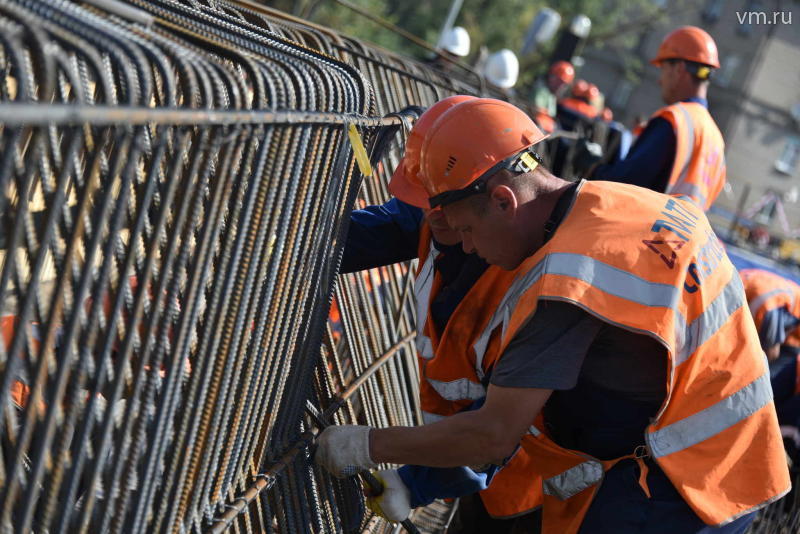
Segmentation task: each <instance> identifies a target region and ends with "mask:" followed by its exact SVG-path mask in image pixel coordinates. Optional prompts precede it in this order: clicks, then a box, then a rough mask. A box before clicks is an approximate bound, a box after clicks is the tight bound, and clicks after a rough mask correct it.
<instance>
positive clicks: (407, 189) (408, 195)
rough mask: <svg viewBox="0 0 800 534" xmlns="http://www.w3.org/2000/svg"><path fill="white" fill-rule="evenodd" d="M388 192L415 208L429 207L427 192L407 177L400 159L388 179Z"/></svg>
mask: <svg viewBox="0 0 800 534" xmlns="http://www.w3.org/2000/svg"><path fill="white" fill-rule="evenodd" d="M389 193H391V194H392V196H394V197H395V198H397V199H398V200H402V201H403V202H405V203H406V204H411V205H412V206H416V207H417V208H423V209H430V204H428V192H427V191H425V188H424V187H422V185H417V184H415V183H413V182H411V181H410V180H409V179H408V177H407V176H406V172H405V170H404V166H403V162H402V161H401V162H400V164H399V165H398V166H397V168H396V169H395V171H394V173H393V174H392V178H391V180H389Z"/></svg>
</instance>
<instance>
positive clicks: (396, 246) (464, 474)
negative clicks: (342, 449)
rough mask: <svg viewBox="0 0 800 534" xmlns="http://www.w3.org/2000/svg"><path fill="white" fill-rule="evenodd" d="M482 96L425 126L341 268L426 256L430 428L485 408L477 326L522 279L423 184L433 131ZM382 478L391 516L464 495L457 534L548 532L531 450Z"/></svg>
mask: <svg viewBox="0 0 800 534" xmlns="http://www.w3.org/2000/svg"><path fill="white" fill-rule="evenodd" d="M474 99H475V97H471V96H465V95H459V96H453V97H449V98H446V99H444V100H442V101H440V102H437V103H436V104H434V105H433V106H431V107H430V108H429V109H428V110H427V111H426V112H425V113H424V114H422V116H421V117H420V118H419V119H418V120H417V122H416V124H415V125H414V127H413V129H412V130H411V132H410V133H409V136H408V139H407V141H406V147H405V152H404V154H403V158H402V160H401V162H400V164H399V165H398V166H397V168H396V169H395V172H394V174H393V175H392V178H391V181H390V182H389V191H390V192H391V193H392V194H393V195H394V197H395V198H393V199H392V200H390V201H389V202H387V203H385V204H383V205H380V206H368V207H366V208H364V209H361V210H356V211H354V212H353V213H352V215H351V219H350V231H349V232H348V236H347V241H346V244H345V250H344V254H343V258H342V267H341V269H340V270H341V271H342V272H353V271H357V270H362V269H366V268H371V267H378V266H381V265H387V264H390V263H395V262H398V261H403V260H408V259H412V258H415V257H418V258H419V259H420V264H419V269H418V272H417V279H416V283H415V286H414V292H415V296H416V299H417V322H418V334H417V340H416V345H417V348H418V351H419V352H418V356H419V363H420V374H421V377H420V378H421V381H420V404H421V410H422V415H423V421H424V422H426V423H430V422H434V421H437V420H439V419H442V418H443V417H447V416H450V415H452V414H454V413H458V412H460V411H463V410H467V409H471V408H475V407H476V406H478V405H479V404H480V402H482V400H483V398H484V397H485V388H484V386H483V384H482V383H481V380H480V378H479V377H478V376H477V374H476V363H475V355H474V352H473V351H472V350H470V347H469V345H467V344H466V343H467V341H468V340H469V339H470V336H469V335H468V333H469V330H468V329H475V328H476V325H477V324H480V323H485V322H487V321H488V320H489V317H490V313H489V312H491V311H492V306H491V304H494V305H495V306H496V305H497V303H498V302H497V301H496V300H495V301H493V300H492V298H490V297H487V294H490V293H491V292H492V289H493V288H495V287H497V286H498V285H505V286H508V285H510V283H511V281H512V280H513V273H509V272H507V271H503V270H502V269H499V268H497V267H489V266H488V265H487V264H486V262H485V261H483V260H482V259H481V258H480V257H479V256H477V255H475V254H468V253H465V252H464V250H463V248H462V247H461V240H460V236H459V235H458V234H457V233H456V232H454V231H453V230H452V229H451V228H450V227H449V226H448V225H447V222H446V221H445V219H444V215H443V213H442V210H438V209H437V210H431V209H430V207H429V205H428V195H427V193H426V191H425V189H424V188H423V187H422V185H421V182H420V180H419V178H418V175H419V172H420V169H419V155H420V150H421V148H422V142H423V140H424V137H425V134H426V133H427V131H428V130H429V129H430V127H431V126H432V125H433V123H434V122H435V120H436V119H437V118H438V117H439V116H441V115H442V114H443V113H444V112H446V111H447V110H448V109H450V108H451V107H453V106H455V105H457V104H459V103H461V102H465V101H469V100H474ZM494 298H495V299H497V298H499V295H495V296H494ZM485 304H488V305H489V306H486V307H485V306H484V305H485ZM494 354H496V353H495V352H493V351H487V352H486V356H485V357H484V358H483V363H484V366H483V367H482V369H483V371H482V372H483V373H485V372H486V371H488V370H490V368H491V365H492V363H493V361H494V359H493V358H494V356H493V355H494ZM462 385H465V386H466V387H462ZM378 476H379V477H381V478H382V479H383V480H384V483H385V484H386V485H387V486H389V487H390V488H394V490H393V491H386V492H384V493H383V495H382V496H381V497H380V499H376V500H373V501H371V507H372V508H373V509H374V510H375V511H376V512H377V513H379V514H380V515H382V516H383V517H385V518H387V519H390V520H396V521H399V520H402V519H405V518H406V517H407V516H408V514H409V512H410V510H411V508H416V507H418V506H423V505H425V504H428V503H430V502H431V501H432V500H433V499H434V498H445V497H461V500H460V503H459V507H458V510H457V513H456V516H455V517H454V519H453V522H452V523H451V527H450V530H449V532H451V533H454V532H459V533H471V532H474V533H483V532H509V531H517V532H538V531H539V524H540V522H541V519H540V514H539V513H537V512H535V511H534V510H536V509H538V508H539V507H540V506H541V490H540V489H539V487H540V486H541V481H540V480H539V479H538V478H537V477H536V475H535V472H534V471H533V468H532V459H531V458H530V456H529V455H528V454H527V453H526V452H525V451H524V450H521V451H519V452H518V454H516V455H515V456H514V458H513V459H511V460H510V461H509V462H508V464H507V465H506V466H505V467H504V468H503V469H502V470H501V471H499V472H497V469H496V468H494V467H493V468H491V469H489V470H487V469H474V470H473V469H469V468H457V469H431V468H428V467H423V466H414V465H407V466H404V467H403V468H401V469H400V470H399V471H398V470H388V471H382V472H380V473H379V474H378ZM478 491H480V494H477V493H476V492H478Z"/></svg>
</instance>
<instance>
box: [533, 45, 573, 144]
mask: <svg viewBox="0 0 800 534" xmlns="http://www.w3.org/2000/svg"><path fill="white" fill-rule="evenodd" d="M574 80H575V67H573V66H572V63H570V62H569V61H563V60H562V61H556V62H555V63H553V64H552V65H550V69H548V71H547V78H546V79H545V80H541V79H539V80H537V82H536V85H535V86H534V89H533V106H534V109H535V110H536V116H535V117H534V118H533V119H534V120H535V121H536V124H538V125H539V127H540V128H542V129H543V130H544V131H546V132H553V131H555V129H556V122H555V117H556V113H557V111H558V109H557V105H558V100H559V99H560V98H564V96H566V94H567V92H568V91H569V87H570V85H571V84H572V82H573V81H574Z"/></svg>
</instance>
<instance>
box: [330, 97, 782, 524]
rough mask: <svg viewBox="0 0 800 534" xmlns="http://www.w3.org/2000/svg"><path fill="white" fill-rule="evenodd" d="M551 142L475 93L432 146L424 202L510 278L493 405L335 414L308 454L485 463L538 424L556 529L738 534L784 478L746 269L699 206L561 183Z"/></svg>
mask: <svg viewBox="0 0 800 534" xmlns="http://www.w3.org/2000/svg"><path fill="white" fill-rule="evenodd" d="M545 137H546V136H545V135H544V134H543V133H542V132H541V130H540V129H539V128H538V127H537V126H536V125H535V124H534V123H533V121H532V120H531V119H530V118H529V117H528V116H527V115H525V113H524V112H522V110H520V109H518V108H516V107H514V106H512V105H511V104H508V103H506V102H502V101H498V100H493V99H476V100H471V101H468V102H463V103H461V104H459V105H457V106H454V107H453V108H451V109H450V110H448V111H447V112H445V113H444V114H443V115H442V116H441V117H439V119H437V121H436V123H435V124H434V125H433V127H432V128H431V130H430V131H429V132H428V134H427V135H426V138H425V142H424V144H423V147H422V152H421V154H422V162H421V163H422V165H421V169H422V172H421V176H422V180H423V185H424V187H425V189H426V191H427V194H428V196H429V203H430V205H431V207H441V208H442V209H443V211H444V213H445V215H446V217H447V221H448V223H449V225H450V226H451V227H453V228H454V229H455V230H457V231H458V232H459V234H460V237H461V241H462V245H463V247H464V251H465V252H474V253H476V254H478V255H479V256H480V257H483V258H484V259H485V260H486V261H487V262H488V263H490V264H492V265H496V266H498V267H500V268H502V269H504V270H507V271H509V272H511V273H513V274H514V282H513V283H512V284H511V285H510V286H508V287H504V286H498V287H497V288H496V290H495V292H496V293H498V294H499V295H496V294H493V293H488V294H487V298H490V299H494V298H497V297H498V296H500V299H499V304H498V305H497V306H495V307H494V313H493V314H492V317H491V319H490V320H489V321H488V322H487V323H485V324H480V325H478V326H479V327H478V330H479V332H478V333H477V335H475V337H474V338H473V337H472V334H470V336H469V343H470V345H471V347H472V350H474V351H476V353H477V354H478V355H479V356H480V355H481V354H484V352H485V351H493V352H495V353H497V354H499V356H498V357H496V360H495V363H494V364H493V370H492V374H491V377H490V379H489V381H488V387H487V393H486V399H485V403H484V404H483V405H482V406H481V407H480V408H479V409H477V410H473V411H469V412H462V413H458V414H454V415H453V416H451V417H447V418H445V419H443V420H441V421H437V422H434V423H432V424H429V425H425V426H423V427H416V428H408V427H393V428H385V429H373V428H370V427H367V426H359V425H347V426H339V427H329V428H327V429H326V430H325V431H324V432H323V433H322V434H321V435H320V437H319V440H318V448H317V453H316V457H315V461H316V462H318V463H319V464H320V465H322V466H323V467H324V468H325V469H327V470H328V471H330V472H331V473H333V474H335V475H337V476H342V475H346V474H350V473H353V472H355V471H357V470H358V469H364V468H372V467H374V466H375V465H376V463H381V462H390V463H401V464H417V465H430V466H438V467H452V466H462V465H475V466H477V465H485V464H487V463H494V462H500V461H502V459H503V458H506V457H507V456H508V455H509V454H510V453H511V452H512V451H513V450H514V449H515V447H517V445H518V444H520V441H521V440H522V439H523V436H527V435H529V434H535V435H534V437H533V438H532V439H528V440H525V441H522V447H523V448H524V449H525V450H526V451H528V452H530V454H531V456H532V457H533V458H535V459H536V467H537V471H538V474H539V475H541V476H542V479H543V482H542V489H543V492H544V498H543V522H542V529H543V532H544V533H545V534H550V533H559V534H574V533H577V532H578V531H579V530H580V532H581V533H583V534H592V533H600V532H626V533H647V534H654V533H656V532H682V533H703V534H711V533H719V534H721V533H725V534H731V533H737V534H738V533H741V532H743V531H744V529H746V528H747V526H748V524H749V523H750V521H751V520H752V518H753V513H754V511H755V510H758V509H759V508H761V507H763V506H765V505H766V504H768V503H770V502H773V501H775V500H776V499H779V498H780V497H782V496H783V495H785V494H786V492H788V490H789V487H790V481H789V477H788V470H787V467H786V463H785V458H784V454H783V447H782V442H781V436H780V432H779V430H778V423H777V419H776V416H775V408H774V405H773V403H772V396H771V389H770V386H769V372H768V370H767V366H766V362H765V359H764V357H763V352H762V351H761V348H760V345H759V341H758V335H757V333H756V331H755V327H754V326H753V322H752V319H751V318H750V316H749V314H748V310H747V306H746V301H745V296H744V292H743V290H742V285H741V280H740V279H739V276H738V274H737V273H736V270H735V269H734V268H733V265H732V264H731V262H730V260H729V259H728V258H727V256H726V255H725V251H724V249H723V248H722V247H721V245H720V243H719V240H718V239H717V238H716V236H715V235H714V232H713V230H712V229H711V227H710V224H709V223H708V220H707V219H706V217H705V215H704V214H703V212H702V210H701V209H699V208H698V207H697V206H696V205H695V204H693V203H691V202H689V201H687V200H684V199H680V198H675V197H672V196H668V195H664V194H661V193H656V192H653V191H647V190H644V189H642V188H639V187H635V186H632V185H627V184H619V183H609V182H586V181H581V182H579V183H570V182H567V181H565V180H562V179H560V178H558V177H556V176H554V175H552V174H551V173H550V172H549V171H548V170H547V169H546V168H544V166H543V164H542V162H541V160H540V158H539V157H538V156H537V154H536V151H535V150H536V144H537V143H539V142H541V141H542V140H543V139H544V138H545ZM476 361H480V357H479V358H478V359H477V360H476ZM482 372H483V371H481V372H480V373H482ZM480 373H478V374H479V375H480ZM453 387H462V385H461V384H453ZM542 415H543V418H544V424H543V427H544V429H543V431H536V432H534V431H533V430H531V425H532V424H533V422H534V420H535V419H536V418H538V417H539V416H542ZM536 428H540V427H539V426H538V425H537V426H536ZM601 482H602V484H601Z"/></svg>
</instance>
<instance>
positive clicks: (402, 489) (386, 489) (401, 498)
mask: <svg viewBox="0 0 800 534" xmlns="http://www.w3.org/2000/svg"><path fill="white" fill-rule="evenodd" d="M372 474H373V475H374V476H375V478H377V479H378V481H379V482H380V483H381V484H383V493H381V494H380V495H378V496H376V497H371V496H369V495H367V506H369V509H370V510H372V511H373V512H375V513H376V514H378V515H379V516H381V517H382V518H384V519H388V520H389V521H394V522H396V523H399V522H400V521H403V520H404V519H406V518H408V514H410V513H411V492H410V491H408V488H407V487H406V485H405V484H404V483H403V479H402V478H400V475H399V474H398V473H397V469H381V470H380V471H377V472H373V473H372Z"/></svg>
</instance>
